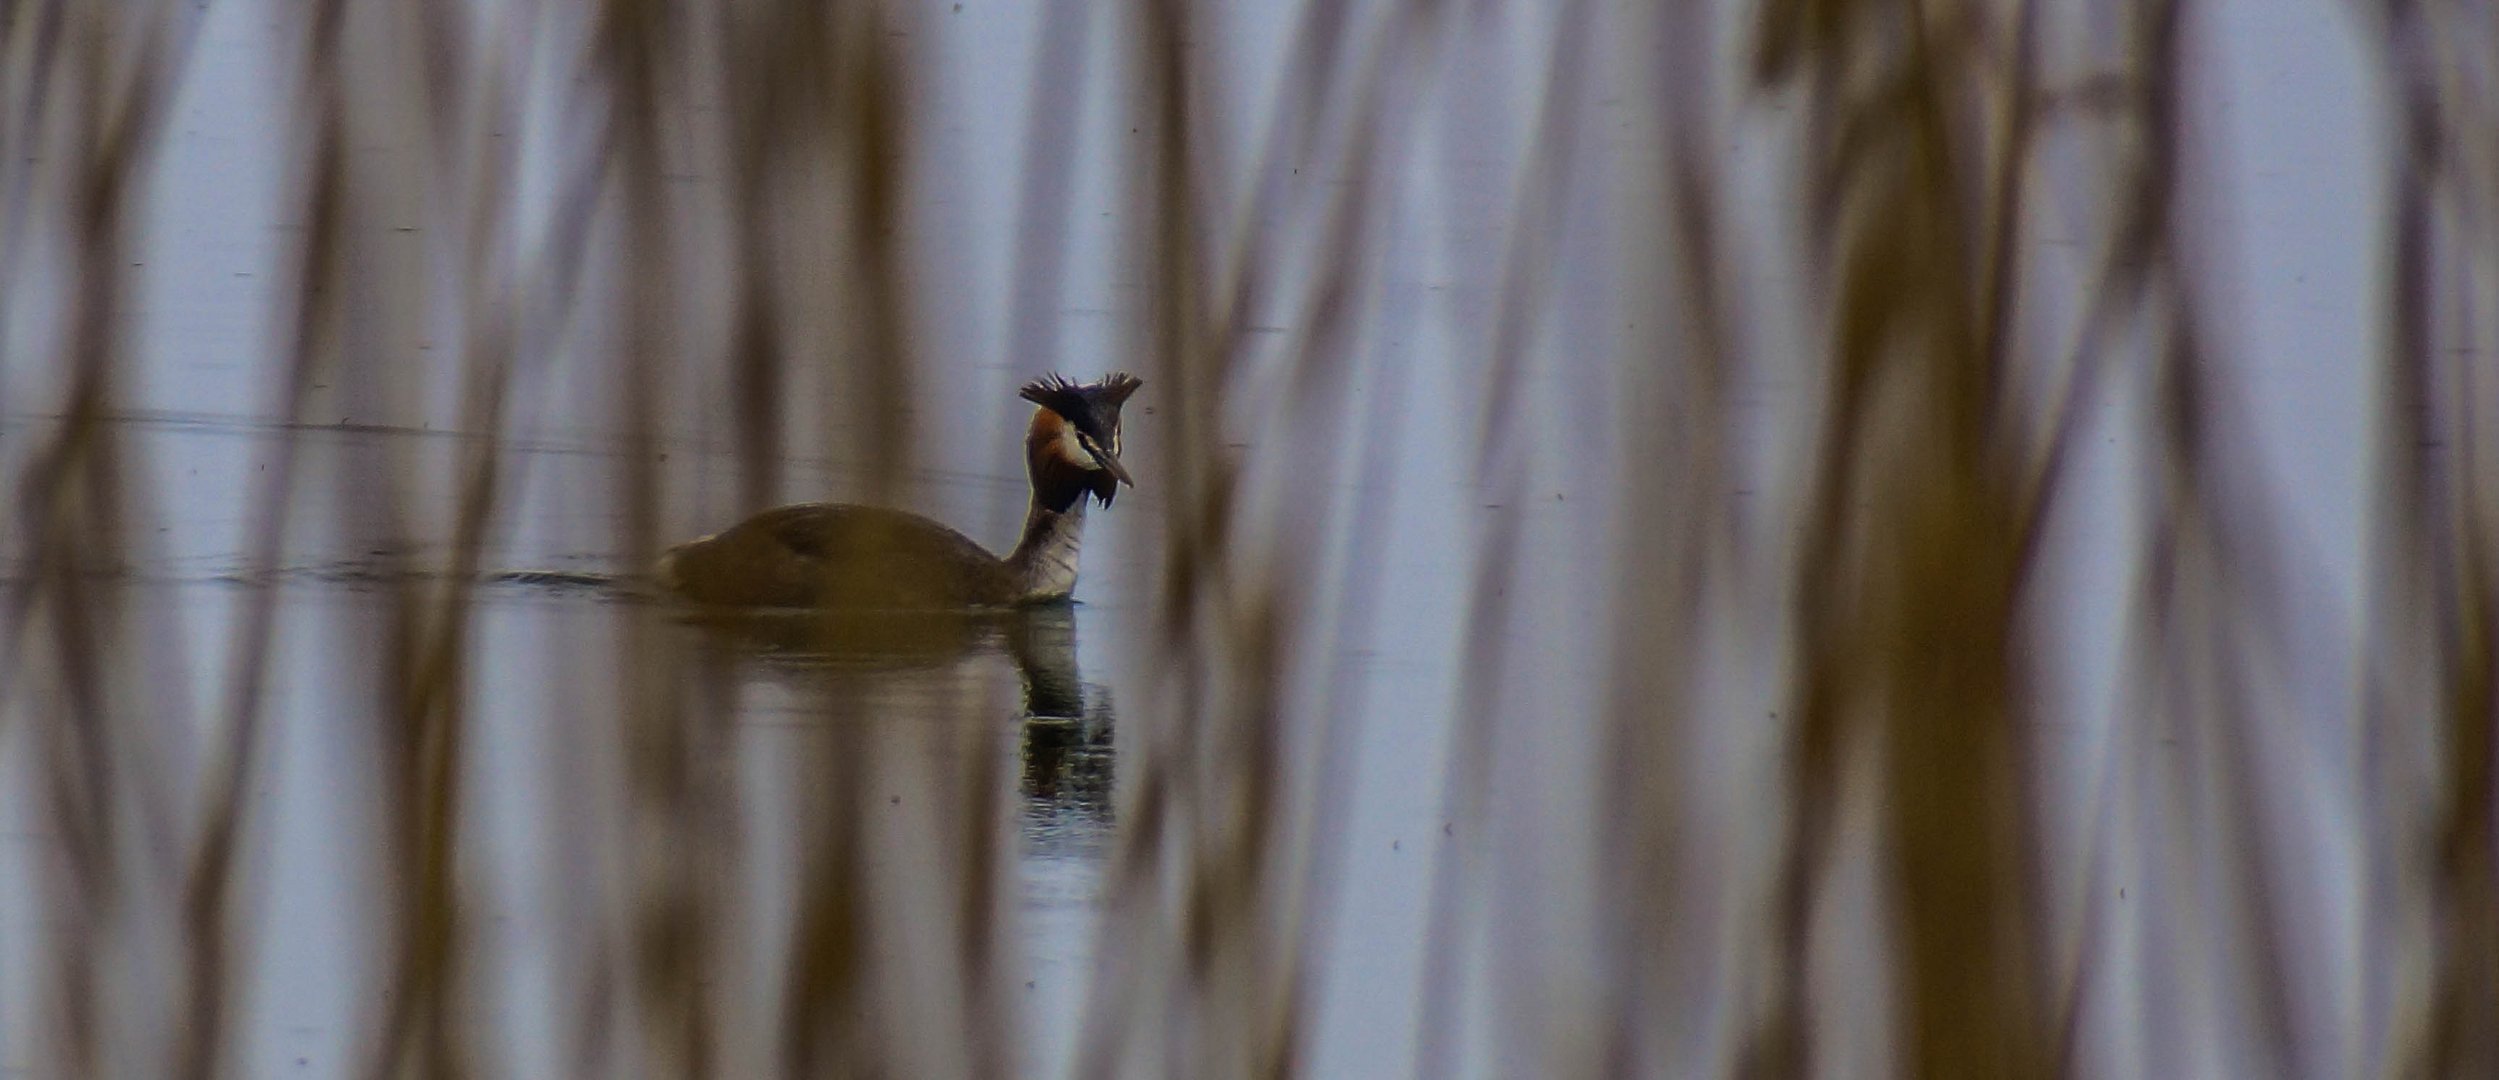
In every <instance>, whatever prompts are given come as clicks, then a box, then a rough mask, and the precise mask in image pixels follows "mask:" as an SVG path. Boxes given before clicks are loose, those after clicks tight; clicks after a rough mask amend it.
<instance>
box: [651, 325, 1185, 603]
mask: <svg viewBox="0 0 2499 1080" xmlns="http://www.w3.org/2000/svg"><path fill="white" fill-rule="evenodd" d="M1140 385H1142V384H1141V383H1140V382H1139V381H1138V380H1137V379H1136V378H1135V377H1134V376H1130V375H1125V374H1118V373H1113V374H1112V375H1110V376H1108V377H1106V378H1104V379H1103V380H1102V381H1100V382H1096V383H1086V384H1077V383H1071V382H1068V381H1067V380H1065V379H1062V378H1059V377H1058V376H1055V375H1053V376H1049V377H1046V378H1043V379H1039V380H1036V381H1034V382H1032V383H1030V384H1027V385H1026V386H1025V387H1024V389H1023V397H1024V399H1025V400H1027V401H1030V402H1032V403H1034V404H1035V405H1037V406H1039V408H1036V409H1034V410H1033V419H1032V424H1031V426H1030V427H1028V428H1027V429H1026V431H1025V436H1024V465H1025V470H1026V472H1027V474H1028V475H1029V476H1030V477H1031V480H1032V507H1031V509H1030V510H1029V511H1027V512H1026V514H1025V517H1024V534H1023V537H1022V538H1021V539H1020V540H1018V541H1017V543H1016V545H1015V550H1013V551H1011V552H1009V553H1008V554H1007V556H1006V557H1005V558H1003V559H1001V558H999V557H998V556H996V555H992V554H990V553H989V551H988V550H987V549H985V548H983V547H981V546H980V545H979V544H977V543H974V542H972V540H971V539H969V538H967V537H965V536H964V535H963V534H962V533H959V532H956V531H954V530H953V529H950V528H947V527H946V526H944V525H940V524H938V523H937V522H934V521H930V520H929V519H927V518H924V517H921V516H919V515H917V514H909V513H904V512H903V511H900V510H889V509H885V508H883V507H875V506H852V505H846V504H835V503H801V504H798V505H795V506H783V507H777V508H775V509H771V510H766V511H764V512H763V513H760V514H757V515H755V516H754V517H751V518H748V519H746V520H745V521H742V522H739V523H738V524H737V525H734V526H732V527H730V528H729V529H727V530H725V531H722V532H720V533H718V534H715V535H712V536H706V537H703V538H702V539H700V540H695V541H693V542H691V543H686V544H680V545H678V546H676V547H674V548H671V549H669V551H668V553H667V554H666V555H665V556H662V557H661V559H660V563H659V566H658V568H657V576H658V578H659V581H660V583H661V584H662V585H663V586H665V587H667V588H669V589H671V590H673V591H675V592H677V593H679V594H680V595H683V596H684V597H685V598H687V599H689V600H693V601H695V602H697V603H701V604H709V605H717V606H724V607H778V608H842V609H852V610H867V609H877V610H919V611H941V610H959V609H963V608H982V607H1006V606H1009V605H1015V604H1030V603H1039V602H1044V601H1050V600H1059V599H1064V598H1065V597H1066V596H1067V595H1068V593H1069V592H1070V591H1072V590H1073V589H1075V587H1076V555H1077V548H1078V545H1079V544H1080V542H1081V541H1082V539H1083V533H1084V520H1085V498H1086V497H1087V496H1091V497H1093V498H1095V499H1099V500H1101V503H1102V505H1104V506H1109V505H1110V504H1111V497H1112V496H1113V495H1115V494H1117V493H1118V491H1119V485H1121V484H1126V483H1130V482H1131V481H1130V480H1129V477H1128V470H1127V469H1125V468H1123V467H1121V465H1120V463H1119V448H1120V439H1119V410H1120V406H1121V405H1123V404H1125V403H1126V402H1127V400H1128V396H1129V395H1130V394H1133V393H1135V392H1136V390H1137V387H1138V386H1140Z"/></svg>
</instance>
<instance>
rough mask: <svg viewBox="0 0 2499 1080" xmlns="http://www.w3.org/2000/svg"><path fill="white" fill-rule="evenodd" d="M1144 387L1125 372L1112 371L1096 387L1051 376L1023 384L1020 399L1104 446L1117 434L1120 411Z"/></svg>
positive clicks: (1063, 377)
mask: <svg viewBox="0 0 2499 1080" xmlns="http://www.w3.org/2000/svg"><path fill="white" fill-rule="evenodd" d="M1144 385H1145V380H1143V379H1139V378H1137V377H1136V376H1134V375H1130V374H1128V373H1127V372H1125V371H1114V372H1112V373H1110V374H1108V375H1105V376H1103V377H1102V381H1101V382H1096V383H1077V382H1069V381H1068V380H1067V377H1066V376H1063V375H1060V374H1057V373H1056V372H1053V373H1051V374H1048V375H1044V376H1042V377H1040V378H1038V379H1034V380H1033V381H1031V382H1028V383H1025V384H1024V390H1023V393H1022V396H1023V398H1024V400H1026V401H1029V402H1032V403H1033V404H1035V405H1039V406H1041V407H1042V408H1045V409H1048V410H1050V411H1051V412H1054V413H1057V414H1059V415H1060V416H1063V417H1066V418H1067V422H1068V423H1071V424H1074V425H1076V430H1078V431H1080V432H1083V433H1085V434H1087V435H1091V436H1093V437H1094V438H1096V439H1101V440H1104V441H1106V442H1107V441H1108V440H1109V439H1110V437H1111V436H1112V435H1113V434H1116V433H1117V432H1118V431H1119V407H1120V406H1122V405H1125V404H1127V403H1128V395H1130V394H1134V393H1136V392H1137V388H1138V387H1140V386H1144Z"/></svg>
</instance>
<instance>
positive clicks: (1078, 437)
mask: <svg viewBox="0 0 2499 1080" xmlns="http://www.w3.org/2000/svg"><path fill="white" fill-rule="evenodd" d="M1143 385H1145V383H1144V382H1143V381H1142V380H1140V379H1138V378H1137V377H1136V376H1134V375H1130V374H1127V373H1125V372H1117V371H1115V372H1112V373H1111V374H1109V375H1105V376H1103V377H1102V380H1101V381H1100V382H1092V383H1072V382H1069V381H1067V380H1066V379H1064V378H1061V377H1059V376H1057V375H1044V376H1042V377H1041V378H1038V379H1035V380H1033V381H1032V382H1029V383H1026V384H1024V390H1023V398H1024V400H1026V401H1029V402H1032V403H1033V404H1035V405H1039V406H1041V408H1039V409H1036V410H1034V411H1033V426H1032V430H1031V431H1030V432H1029V433H1028V434H1027V435H1026V436H1025V439H1024V443H1025V450H1026V456H1027V458H1028V462H1027V463H1028V464H1029V465H1030V466H1031V468H1032V473H1033V482H1034V485H1035V486H1036V488H1038V487H1040V486H1042V485H1043V484H1045V483H1047V482H1051V481H1056V482H1057V483H1058V484H1059V485H1060V486H1063V487H1069V486H1072V488H1073V491H1071V493H1070V494H1069V496H1068V498H1067V501H1068V502H1071V503H1072V502H1074V500H1075V499H1076V498H1079V497H1082V495H1084V494H1091V495H1092V496H1093V497H1094V498H1096V499H1100V500H1101V501H1102V505H1104V506H1109V505H1111V496H1112V495H1114V494H1116V493H1118V491H1119V485H1121V484H1128V485H1130V486H1134V485H1135V484H1136V481H1135V480H1132V479H1130V478H1129V476H1128V470H1127V469H1126V468H1124V467H1122V466H1121V465H1120V463H1119V407H1120V406H1121V405H1124V404H1127V402H1128V395H1130V394H1134V393H1136V392H1137V388H1138V387H1140V386H1143ZM1054 501H1055V500H1054ZM1052 509H1061V510H1063V509H1065V507H1064V506H1054V507H1052Z"/></svg>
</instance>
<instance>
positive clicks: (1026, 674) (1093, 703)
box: [687, 604, 1117, 854]
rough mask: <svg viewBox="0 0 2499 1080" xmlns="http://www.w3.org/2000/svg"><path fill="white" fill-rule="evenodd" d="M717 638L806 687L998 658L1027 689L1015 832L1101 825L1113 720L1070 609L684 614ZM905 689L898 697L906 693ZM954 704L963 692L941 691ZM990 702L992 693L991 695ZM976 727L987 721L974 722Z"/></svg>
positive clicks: (1056, 832) (1065, 843) (1064, 844)
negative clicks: (1081, 657)
mask: <svg viewBox="0 0 2499 1080" xmlns="http://www.w3.org/2000/svg"><path fill="white" fill-rule="evenodd" d="M687 621H688V622H689V623H690V624H692V625H695V626H698V627H700V628H702V629H703V630H704V631H706V634H707V636H709V637H711V638H713V639H714V640H716V641H717V640H721V639H726V640H727V641H728V642H729V643H730V644H731V652H732V654H734V655H735V656H736V657H738V658H739V659H740V660H743V661H748V662H760V664H759V666H756V667H749V668H748V669H747V670H749V671H750V672H753V673H757V674H762V675H764V676H765V677H766V678H767V679H769V680H770V681H772V682H775V683H781V684H784V685H795V686H798V687H802V688H806V689H807V690H808V691H809V692H813V693H830V694H836V695H843V696H856V697H859V698H862V699H865V698H872V697H876V696H878V691H876V690H874V689H872V687H875V686H878V685H882V684H884V683H885V681H886V680H895V679H899V680H905V681H908V680H912V679H918V678H925V677H927V676H929V675H931V674H934V675H935V676H936V677H937V678H938V679H940V680H952V679H958V678H965V679H968V678H977V677H978V676H977V675H976V674H975V672H976V669H975V668H974V667H970V666H967V665H976V664H984V663H988V662H991V658H992V657H999V656H1003V657H1004V658H1005V659H1007V660H1008V661H1010V662H1012V663H1013V664H1014V665H1015V668H1016V673H1017V674H1018V675H1020V676H1021V677H1022V681H1023V684H1024V701H1023V713H1022V716H1021V717H1020V723H1019V724H1018V728H1019V731H1020V735H1021V741H1022V744H1023V746H1022V749H1023V754H1022V758H1023V772H1022V778H1021V783H1020V784H1019V786H1020V787H1021V788H1022V789H1023V792H1024V796H1025V803H1024V809H1023V819H1024V830H1025V834H1026V837H1027V839H1029V840H1030V841H1032V843H1033V849H1032V850H1034V851H1035V852H1036V853H1047V852H1057V853H1062V854H1064V853H1066V852H1067V851H1068V850H1069V849H1070V848H1071V846H1072V847H1073V848H1076V849H1091V848H1094V847H1097V846H1098V845H1099V843H1101V842H1102V838H1103V836H1104V830H1105V829H1106V828H1107V827H1108V825H1109V821H1110V806H1111V781H1112V765H1113V749H1112V734H1113V731H1114V729H1115V727H1116V723H1117V721H1116V717H1115V714H1114V712H1113V710H1112V706H1111V700H1110V694H1109V692H1108V691H1107V690H1105V689H1104V688H1103V687H1100V686H1094V685H1088V684H1087V683H1085V681H1084V679H1083V676H1082V674H1081V673H1080V672H1079V671H1078V669H1077V666H1076V609H1075V608H1074V607H1073V606H1071V605H1067V604H1043V605H1037V606H1031V607H1022V608H1009V609H991V610H985V611H984V610H972V611H869V612H845V611H715V612H710V613H702V614H698V615H696V616H694V617H692V618H689V619H688V620H687ZM906 696H907V695H906ZM939 699H940V700H951V701H956V702H961V701H964V700H968V699H967V698H966V697H965V696H963V695H946V694H941V695H939ZM993 700H994V699H993ZM972 719H974V720H975V721H976V722H982V723H986V722H987V721H986V720H984V719H982V718H979V717H973V718H972Z"/></svg>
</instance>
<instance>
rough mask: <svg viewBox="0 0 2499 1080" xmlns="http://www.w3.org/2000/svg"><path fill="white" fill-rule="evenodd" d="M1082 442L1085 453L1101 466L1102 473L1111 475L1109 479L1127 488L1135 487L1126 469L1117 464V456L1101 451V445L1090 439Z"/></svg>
mask: <svg viewBox="0 0 2499 1080" xmlns="http://www.w3.org/2000/svg"><path fill="white" fill-rule="evenodd" d="M1084 442H1085V452H1086V453H1088V454H1091V455H1093V460H1094V463H1095V464H1097V465H1100V466H1102V471H1104V472H1107V473H1109V474H1111V479H1113V480H1117V481H1119V482H1120V483H1123V484H1126V485H1128V486H1129V487H1135V486H1137V482H1136V480H1134V479H1132V478H1130V477H1129V475H1128V467H1127V466H1125V465H1122V464H1120V463H1119V455H1117V454H1114V453H1112V452H1110V451H1108V450H1105V449H1103V448H1102V446H1101V444H1099V443H1096V442H1094V441H1093V440H1091V439H1086V440H1085V441H1084Z"/></svg>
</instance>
